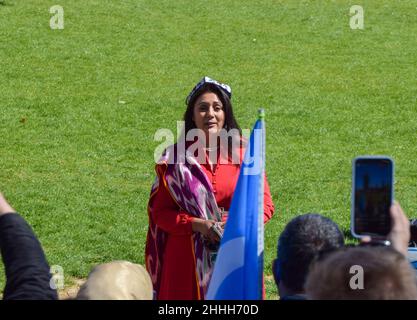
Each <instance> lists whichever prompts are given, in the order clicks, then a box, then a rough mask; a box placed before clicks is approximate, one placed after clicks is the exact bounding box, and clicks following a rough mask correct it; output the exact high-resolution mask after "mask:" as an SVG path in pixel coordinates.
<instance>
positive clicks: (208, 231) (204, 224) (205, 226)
mask: <svg viewBox="0 0 417 320" xmlns="http://www.w3.org/2000/svg"><path fill="white" fill-rule="evenodd" d="M215 223H216V221H214V220H204V219H200V218H193V221H192V228H193V231H194V232H200V233H201V234H202V235H203V236H204V237H205V238H206V239H208V240H209V241H210V242H219V241H220V237H219V236H218V234H217V233H216V232H214V230H213V228H212V227H213V225H214V224H215ZM224 224H225V223H224V222H221V223H220V227H222V228H224Z"/></svg>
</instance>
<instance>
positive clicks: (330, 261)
mask: <svg viewBox="0 0 417 320" xmlns="http://www.w3.org/2000/svg"><path fill="white" fill-rule="evenodd" d="M352 267H355V268H358V267H360V268H361V269H362V279H363V282H362V285H363V287H362V288H353V287H352V284H351V281H352V277H353V276H354V273H353V274H352ZM305 289H306V293H307V295H308V297H309V298H310V299H319V300H329V299H331V300H335V299H337V300H339V299H349V300H352V299H354V300H357V299H360V300H392V299H412V300H415V299H417V286H416V279H415V272H414V270H413V269H412V268H411V266H410V263H409V262H408V261H407V259H406V258H405V257H404V256H403V255H402V254H401V253H399V252H397V251H396V250H394V249H393V248H392V247H383V246H381V247H360V246H359V247H344V248H341V249H338V250H335V251H334V252H333V253H330V254H329V255H327V256H325V257H324V258H323V259H320V260H317V261H316V262H314V263H313V264H312V265H311V269H310V272H309V274H308V278H307V280H306V286H305ZM358 289H360V290H358Z"/></svg>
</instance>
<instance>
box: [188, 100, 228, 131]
mask: <svg viewBox="0 0 417 320" xmlns="http://www.w3.org/2000/svg"><path fill="white" fill-rule="evenodd" d="M224 120H225V113H224V110H223V104H222V102H221V100H220V99H219V97H218V96H217V95H216V94H215V93H213V92H206V93H203V94H202V95H201V96H199V97H198V98H197V100H196V102H195V104H194V112H193V121H194V123H195V126H196V127H197V128H198V129H201V130H203V131H204V133H205V134H206V137H207V138H208V136H209V135H212V134H216V133H218V132H219V131H220V130H221V129H222V128H223V126H224Z"/></svg>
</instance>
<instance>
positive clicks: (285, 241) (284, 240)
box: [273, 213, 344, 300]
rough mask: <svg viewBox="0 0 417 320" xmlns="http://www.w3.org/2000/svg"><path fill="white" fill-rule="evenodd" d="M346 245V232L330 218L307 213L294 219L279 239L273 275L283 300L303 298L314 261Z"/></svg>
mask: <svg viewBox="0 0 417 320" xmlns="http://www.w3.org/2000/svg"><path fill="white" fill-rule="evenodd" d="M343 244H344V237H343V233H342V232H341V231H340V229H339V227H338V226H337V224H336V223H334V222H333V221H332V220H331V219H329V218H326V217H323V216H321V215H319V214H313V213H310V214H305V215H301V216H298V217H295V218H294V219H292V220H291V221H290V222H289V223H288V224H287V226H286V227H285V229H284V231H283V232H282V233H281V235H280V237H279V239H278V250H277V251H278V252H277V259H275V261H274V263H273V273H274V278H275V282H276V284H277V287H278V291H279V295H280V297H281V299H284V300H286V299H303V298H305V296H304V294H305V292H304V283H305V280H306V278H307V273H308V270H309V267H310V264H311V262H312V261H313V260H314V259H315V258H316V256H317V255H318V254H319V253H320V252H321V251H328V250H332V249H335V248H339V247H341V246H343Z"/></svg>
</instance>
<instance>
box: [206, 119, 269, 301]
mask: <svg viewBox="0 0 417 320" xmlns="http://www.w3.org/2000/svg"><path fill="white" fill-rule="evenodd" d="M263 118H264V113H263V111H261V112H260V118H259V120H258V121H257V122H256V123H255V126H254V128H253V130H252V133H251V137H250V141H249V145H248V146H247V148H246V152H245V157H244V161H243V163H242V165H241V169H240V173H239V179H238V182H237V185H236V189H235V191H234V194H233V199H232V203H231V206H230V210H229V216H228V219H227V222H226V228H225V231H224V235H223V239H222V240H221V243H220V248H219V252H218V255H217V258H216V263H215V266H214V271H213V275H212V278H211V281H210V285H209V288H208V292H207V296H206V299H208V300H258V299H262V296H263V295H262V291H263V288H262V283H263V282H262V276H263V251H264V223H263V213H264V201H263V200H264V172H265V171H264V164H265V125H264V120H263Z"/></svg>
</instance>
